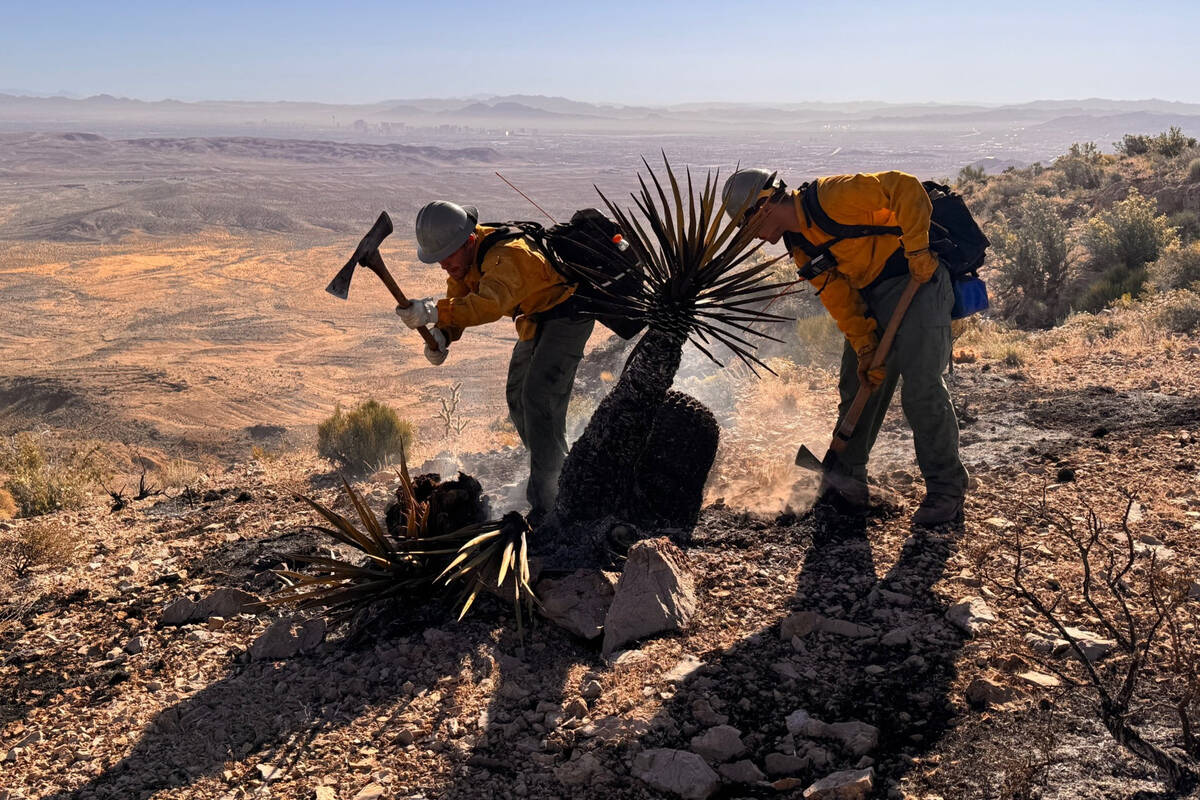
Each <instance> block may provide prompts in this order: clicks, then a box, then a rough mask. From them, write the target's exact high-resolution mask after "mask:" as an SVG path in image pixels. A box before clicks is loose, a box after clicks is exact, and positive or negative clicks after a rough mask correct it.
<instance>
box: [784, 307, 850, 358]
mask: <svg viewBox="0 0 1200 800" xmlns="http://www.w3.org/2000/svg"><path fill="white" fill-rule="evenodd" d="M845 342H846V337H845V336H843V335H842V332H841V331H840V330H838V326H837V322H835V321H834V319H833V317H831V316H829V315H828V314H815V315H813V316H809V317H801V318H800V319H797V320H796V343H797V348H796V352H795V355H794V359H793V360H794V361H795V362H796V363H797V364H811V365H812V366H815V367H824V368H827V369H832V368H834V367H836V366H837V365H838V364H839V363H840V362H841V359H842V350H843V348H844V346H845Z"/></svg>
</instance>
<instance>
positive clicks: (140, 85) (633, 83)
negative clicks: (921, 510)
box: [0, 0, 1200, 104]
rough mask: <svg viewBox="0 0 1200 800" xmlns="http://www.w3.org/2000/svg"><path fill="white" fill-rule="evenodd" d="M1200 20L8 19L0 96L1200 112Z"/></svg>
mask: <svg viewBox="0 0 1200 800" xmlns="http://www.w3.org/2000/svg"><path fill="white" fill-rule="evenodd" d="M1197 32H1200V2H1196V0H1190V1H1185V0H1178V1H1177V2H1168V1H1167V0H1142V1H1141V2H1107V0H1091V2H1074V1H1072V2H1055V0H1042V2H1026V0H1009V1H1006V2H994V3H978V2H973V1H972V0H956V2H932V0H926V1H925V2H891V3H880V2H861V1H860V2H835V1H834V0H830V1H829V2H824V3H813V2H787V3H784V2H775V0H762V1H761V2H748V3H742V2H736V0H691V2H674V1H672V2H654V1H653V0H641V1H640V2H637V1H633V2H631V1H630V0H603V1H601V2H597V0H588V2H586V3H581V4H578V5H577V4H574V3H570V2H559V3H538V2H508V3H503V4H501V3H496V4H491V3H480V2H475V0H458V2H451V3H448V2H432V3H428V4H423V3H412V2H389V3H383V2H345V3H339V2H336V1H335V0H323V2H310V1H309V0H291V1H290V2H286V3H276V2H269V3H267V2H252V1H251V0H243V2H230V1H229V0H200V1H199V2H187V3H183V2H176V1H175V0H155V1H154V2H141V0H130V1H128V2H122V3H120V4H118V3H100V2H94V0H93V1H89V2H74V3H71V2H54V0H0V90H3V89H25V90H30V91H36V92H45V93H52V92H56V91H59V90H66V91H70V92H79V93H82V94H95V93H101V92H107V93H109V94H115V95H123V96H128V97H137V98H142V99H151V100H152V99H162V98H166V97H172V98H177V99H185V100H194V99H253V100H280V99H286V100H319V101H326V102H371V101H376V100H382V99H389V98H417V97H447V96H469V95H475V94H508V93H530V94H549V95H563V96H567V97H571V98H575V99H580V100H590V101H605V102H624V103H663V104H665V103H678V102H691V101H698V100H726V101H775V102H799V101H804V100H829V101H839V100H891V101H903V102H917V101H953V100H977V101H985V102H1010V101H1024V100H1032V99H1059V98H1082V97H1109V98H1121V99H1141V98H1148V97H1159V98H1163V99H1168V100H1183V101H1188V102H1200V55H1197V53H1198V52H1200V44H1198V42H1200V39H1198V38H1197Z"/></svg>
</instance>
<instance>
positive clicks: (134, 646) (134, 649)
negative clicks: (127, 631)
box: [125, 636, 146, 656]
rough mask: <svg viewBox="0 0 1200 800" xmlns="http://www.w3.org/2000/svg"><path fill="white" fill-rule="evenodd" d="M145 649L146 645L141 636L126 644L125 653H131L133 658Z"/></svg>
mask: <svg viewBox="0 0 1200 800" xmlns="http://www.w3.org/2000/svg"><path fill="white" fill-rule="evenodd" d="M145 649H146V643H145V642H144V641H142V637H140V636H135V637H133V638H132V639H130V640H129V641H128V642H126V643H125V652H126V653H129V654H130V655H131V656H135V655H137V654H138V653H140V652H142V651H143V650H145Z"/></svg>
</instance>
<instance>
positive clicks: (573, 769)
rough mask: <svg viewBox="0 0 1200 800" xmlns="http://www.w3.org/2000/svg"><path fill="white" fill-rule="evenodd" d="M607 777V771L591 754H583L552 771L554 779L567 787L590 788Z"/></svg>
mask: <svg viewBox="0 0 1200 800" xmlns="http://www.w3.org/2000/svg"><path fill="white" fill-rule="evenodd" d="M607 776H608V770H607V769H605V768H604V765H603V764H601V763H600V759H598V758H596V757H595V756H594V755H592V754H591V753H584V754H583V755H582V756H580V757H579V758H577V759H575V760H574V761H568V762H567V763H565V764H563V765H562V766H560V767H558V768H556V769H555V770H554V777H556V778H558V780H559V781H560V782H561V783H564V784H566V785H567V786H591V785H594V784H596V783H599V782H602V781H603V779H604V778H606V777H607Z"/></svg>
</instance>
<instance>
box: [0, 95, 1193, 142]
mask: <svg viewBox="0 0 1200 800" xmlns="http://www.w3.org/2000/svg"><path fill="white" fill-rule="evenodd" d="M1097 123H1099V124H1097ZM106 124H107V125H109V126H117V125H125V126H126V127H130V126H132V127H134V128H138V127H140V128H147V127H149V128H153V127H154V126H163V127H164V129H171V127H172V126H176V127H180V126H184V127H186V126H189V125H193V126H194V125H205V124H207V125H211V126H218V127H223V128H226V129H227V128H229V127H231V126H242V127H243V129H252V128H258V129H260V130H263V129H267V128H270V127H272V126H276V127H277V126H283V127H303V128H322V129H348V130H350V131H356V132H358V133H371V132H376V133H378V132H383V133H392V132H395V130H397V129H403V128H405V127H415V128H435V127H439V126H445V125H451V126H463V127H468V128H475V129H478V128H485V129H497V130H510V129H518V130H528V129H537V130H545V131H552V130H580V131H596V132H615V131H636V132H649V133H660V132H661V133H666V132H670V133H691V132H712V133H728V132H733V131H740V130H747V131H750V130H753V131H763V132H775V133H779V132H788V131H796V132H820V131H823V130H831V129H835V130H859V131H886V130H912V129H915V128H930V129H934V130H938V131H943V132H954V131H962V132H971V131H989V130H999V129H1007V130H1011V129H1013V128H1014V127H1016V128H1029V127H1033V126H1046V127H1047V128H1058V129H1061V130H1062V131H1063V132H1067V131H1071V130H1076V129H1078V130H1080V131H1082V135H1085V136H1086V135H1089V133H1088V132H1089V131H1092V130H1094V129H1096V128H1097V127H1098V128H1099V129H1101V130H1102V131H1104V132H1107V131H1108V130H1110V128H1111V129H1112V130H1117V129H1118V128H1121V127H1122V126H1124V130H1122V131H1120V132H1132V131H1142V130H1150V129H1154V130H1161V129H1163V128H1164V127H1168V126H1170V125H1180V126H1181V127H1184V128H1185V129H1187V130H1190V131H1192V132H1197V130H1198V129H1200V104H1195V103H1180V102H1173V101H1169V100H1157V99H1149V100H1108V99H1104V98H1088V99H1082V100H1035V101H1031V102H1028V103H1018V104H1009V105H989V104H984V103H887V102H873V101H855V102H847V103H828V102H820V103H817V102H814V103H778V104H763V103H728V102H713V103H682V104H677V105H661V106H652V105H623V104H599V103H587V102H582V101H578V100H571V99H568V98H565V97H544V96H541V95H524V94H514V95H502V96H489V97H482V98H480V97H476V98H418V99H397V100H386V101H381V102H378V103H369V104H361V105H337V104H328V103H312V102H296V101H279V102H257V101H201V102H181V101H178V100H159V101H145V100H134V99H129V98H122V97H114V96H112V95H108V94H101V95H94V96H91V97H85V98H73V97H66V96H54V97H38V96H30V95H29V94H27V93H20V94H16V93H11V92H10V93H0V129H8V130H12V129H28V128H31V127H34V128H36V127H44V126H53V127H55V128H57V129H62V127H63V126H74V127H75V128H76V129H79V128H89V127H94V126H97V125H106ZM1114 126H1115V127H1114ZM1147 126H1149V127H1147ZM1090 135H1101V134H1090ZM1105 135H1107V134H1105ZM1117 135H1119V133H1118V134H1117Z"/></svg>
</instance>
